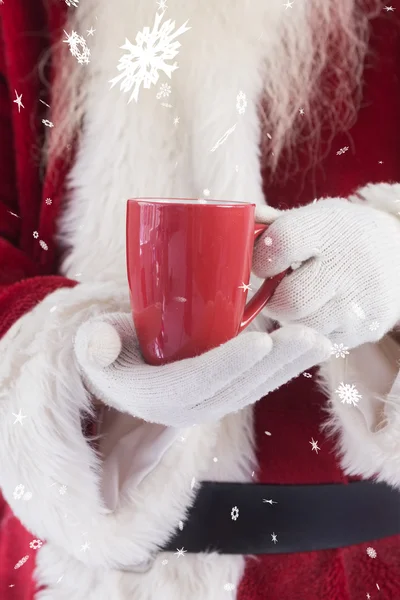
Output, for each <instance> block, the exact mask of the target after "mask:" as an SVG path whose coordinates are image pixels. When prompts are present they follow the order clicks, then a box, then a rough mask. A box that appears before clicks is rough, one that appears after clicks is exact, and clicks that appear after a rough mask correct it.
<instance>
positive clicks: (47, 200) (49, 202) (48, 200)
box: [45, 198, 53, 206]
mask: <svg viewBox="0 0 400 600" xmlns="http://www.w3.org/2000/svg"><path fill="white" fill-rule="evenodd" d="M45 202H46V204H47V206H50V204H51V203H52V202H53V200H52V199H51V198H46V200H45Z"/></svg>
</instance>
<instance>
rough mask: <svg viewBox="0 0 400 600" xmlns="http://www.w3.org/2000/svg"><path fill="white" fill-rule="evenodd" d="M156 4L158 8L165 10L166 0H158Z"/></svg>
mask: <svg viewBox="0 0 400 600" xmlns="http://www.w3.org/2000/svg"><path fill="white" fill-rule="evenodd" d="M157 6H158V8H159V9H160V10H167V8H168V6H167V0H158V2H157Z"/></svg>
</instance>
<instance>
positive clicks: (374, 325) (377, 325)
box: [369, 321, 379, 331]
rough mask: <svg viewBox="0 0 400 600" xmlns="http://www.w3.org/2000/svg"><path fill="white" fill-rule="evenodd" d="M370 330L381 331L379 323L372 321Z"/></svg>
mask: <svg viewBox="0 0 400 600" xmlns="http://www.w3.org/2000/svg"><path fill="white" fill-rule="evenodd" d="M369 329H370V330H371V331H376V330H377V329H379V323H378V321H372V323H370V324H369Z"/></svg>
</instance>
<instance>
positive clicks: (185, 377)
mask: <svg viewBox="0 0 400 600" xmlns="http://www.w3.org/2000/svg"><path fill="white" fill-rule="evenodd" d="M74 347H75V354H76V357H77V359H78V363H79V365H80V368H81V371H82V375H83V379H84V381H85V383H86V386H87V387H88V389H89V390H90V391H91V392H92V393H93V394H94V395H95V396H96V397H97V398H100V399H101V400H103V401H104V402H105V403H106V404H108V405H110V406H113V407H114V408H116V409H117V410H119V411H122V412H127V413H130V414H132V415H134V416H136V417H139V418H142V419H144V420H145V421H150V422H156V423H161V424H163V425H169V426H172V427H186V426H189V425H193V424H196V423H204V422H211V421H216V420H218V419H220V418H222V417H224V416H225V415H226V414H228V413H231V412H234V411H237V410H239V409H241V408H244V407H245V406H247V405H249V404H252V403H254V402H256V401H257V400H259V399H260V398H261V397H262V396H264V395H266V394H268V393H269V392H271V391H273V390H275V389H277V388H278V387H280V386H281V385H283V384H284V383H286V382H287V381H289V380H291V379H292V378H294V377H296V376H297V375H299V374H300V373H301V372H302V371H304V370H306V369H309V368H311V367H312V366H314V365H315V364H318V363H320V362H323V361H324V360H326V359H327V358H328V357H329V355H330V350H331V345H330V342H329V341H328V340H327V339H326V338H325V337H323V336H321V335H319V334H317V333H316V332H313V331H311V330H310V329H308V328H306V327H303V326H299V325H297V326H288V327H284V328H282V329H280V330H278V331H275V332H274V333H272V334H271V335H268V334H267V333H259V332H250V333H249V332H244V333H242V334H240V335H239V336H238V337H236V338H234V339H233V340H230V341H229V342H227V343H225V344H223V345H221V346H219V347H217V348H215V349H213V350H210V351H209V352H206V353H205V354H202V355H201V356H198V357H195V358H189V359H185V360H181V361H177V362H174V363H170V364H167V365H163V366H151V365H148V364H146V363H145V362H144V360H143V358H142V356H141V353H140V350H139V344H138V340H137V336H136V333H135V329H134V326H133V322H132V317H131V315H130V313H112V314H109V315H105V316H102V317H96V318H93V319H91V320H89V321H87V322H86V323H84V324H83V325H81V326H80V328H79V329H78V331H77V334H76V338H75V342H74ZM99 357H100V360H99ZM106 357H108V359H107V358H106ZM107 361H109V363H110V364H108V366H106V363H107Z"/></svg>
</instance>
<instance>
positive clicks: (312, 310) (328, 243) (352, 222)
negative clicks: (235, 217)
mask: <svg viewBox="0 0 400 600" xmlns="http://www.w3.org/2000/svg"><path fill="white" fill-rule="evenodd" d="M291 266H292V267H294V269H295V270H294V271H293V272H292V273H291V274H289V275H287V276H286V277H285V279H283V281H282V282H281V283H280V285H279V287H278V288H277V290H276V291H275V294H274V296H273V297H272V299H271V300H270V302H269V303H268V305H267V307H266V309H265V313H266V314H267V315H268V316H270V317H271V318H273V319H275V320H276V321H278V322H280V323H282V324H287V323H302V324H303V325H307V326H308V327H311V328H312V329H315V330H316V331H318V332H320V333H323V334H325V335H327V336H328V337H329V339H330V340H331V341H332V342H333V343H343V344H344V345H346V346H348V347H356V346H358V345H361V344H363V343H365V342H374V341H377V340H379V339H380V338H381V337H383V335H384V334H385V333H386V332H387V331H389V330H391V329H392V328H393V327H394V325H395V324H396V322H397V321H398V320H399V318H400V223H399V221H398V220H397V218H396V217H395V216H393V215H391V214H388V213H386V212H384V211H381V210H378V209H376V208H372V207H371V206H368V205H366V204H359V203H352V202H349V201H347V200H344V199H341V198H328V199H325V200H320V201H318V202H316V203H313V204H309V205H307V206H304V207H301V208H295V209H291V210H288V211H284V212H282V213H281V215H280V216H278V217H277V218H276V220H274V222H273V223H272V224H271V225H270V227H269V228H268V230H267V231H266V232H265V233H264V234H263V235H262V236H261V238H260V239H259V240H258V242H257V243H256V246H255V250H254V255H253V270H254V273H255V274H256V275H257V276H259V277H271V276H273V275H275V274H277V273H280V272H281V271H284V270H285V269H287V268H288V267H291Z"/></svg>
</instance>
